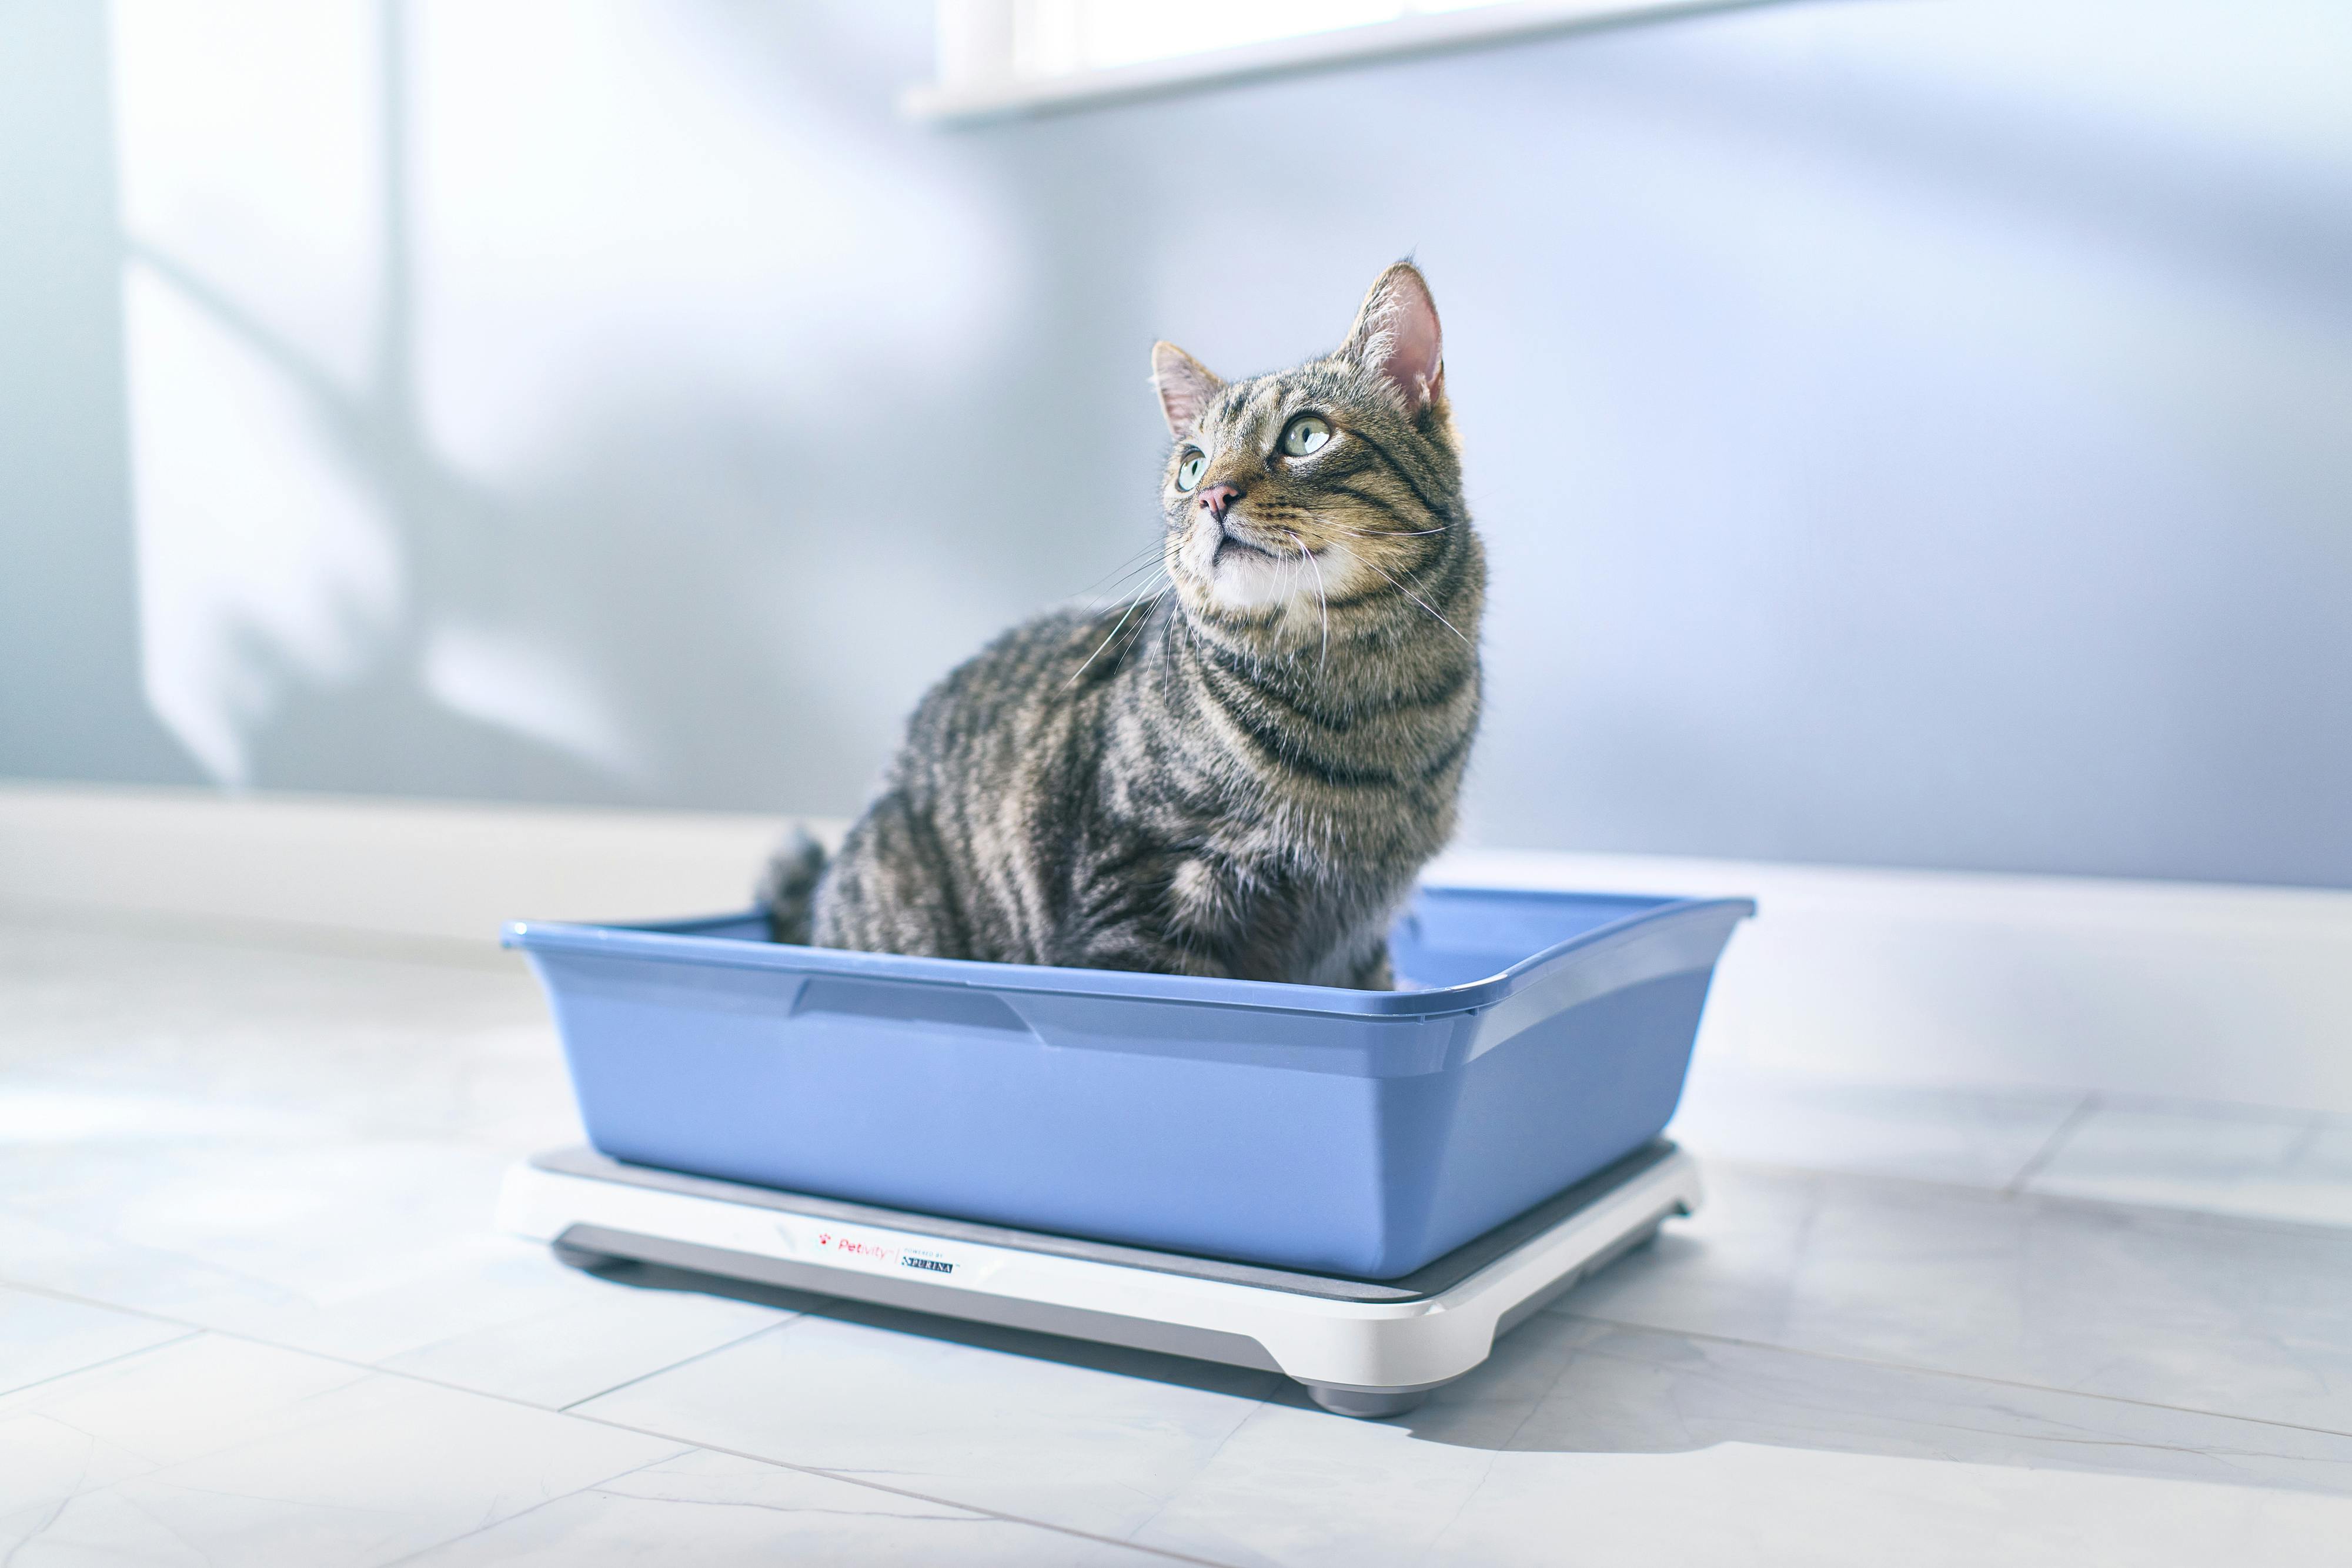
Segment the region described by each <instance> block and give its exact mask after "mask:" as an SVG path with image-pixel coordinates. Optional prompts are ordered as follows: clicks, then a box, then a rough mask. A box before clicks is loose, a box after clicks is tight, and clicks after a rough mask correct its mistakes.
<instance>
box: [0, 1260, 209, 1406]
mask: <svg viewBox="0 0 2352 1568" xmlns="http://www.w3.org/2000/svg"><path fill="white" fill-rule="evenodd" d="M12 1288H13V1287H12ZM89 1304H91V1305H96V1304H97V1303H96V1302H92V1303H89ZM152 1321H155V1322H170V1321H171V1320H169V1319H156V1320H152ZM180 1326H182V1327H186V1326H187V1325H184V1324H183V1325H180ZM207 1332H209V1331H207V1330H205V1329H200V1328H192V1327H191V1328H188V1330H187V1332H186V1333H175V1334H173V1336H172V1337H171V1338H170V1339H159V1340H157V1341H156V1342H155V1343H152V1344H142V1345H140V1346H138V1347H137V1348H135V1349H131V1350H122V1351H117V1352H115V1353H114V1354H112V1355H109V1356H101V1357H100V1359H98V1360H96V1361H93V1362H90V1363H89V1364H86V1365H82V1366H69V1367H68V1368H66V1370H65V1371H63V1372H52V1373H51V1374H49V1375H47V1377H36V1378H35V1379H33V1381H32V1382H30V1383H19V1384H18V1385H16V1386H15V1387H14V1388H0V1399H14V1398H15V1397H16V1396H18V1395H19V1394H29V1393H31V1392H32V1391H33V1390H34V1389H36V1388H38V1387H40V1386H42V1385H44V1384H49V1383H55V1382H57V1381H58V1379H59V1378H61V1377H74V1376H78V1375H80V1374H82V1373H85V1372H96V1371H97V1370H98V1369H99V1368H100V1367H101V1366H112V1365H113V1364H115V1363H116V1362H118V1361H128V1360H130V1359H131V1357H132V1356H134V1355H144V1354H147V1353H148V1352H149V1351H151V1350H162V1349H163V1348H164V1347H165V1346H166V1345H174V1344H184V1343H187V1342H188V1341H190V1340H192V1339H194V1338H195V1337H196V1336H197V1335H198V1334H200V1333H207Z"/></svg>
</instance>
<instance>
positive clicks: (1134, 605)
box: [1062, 578, 1176, 691]
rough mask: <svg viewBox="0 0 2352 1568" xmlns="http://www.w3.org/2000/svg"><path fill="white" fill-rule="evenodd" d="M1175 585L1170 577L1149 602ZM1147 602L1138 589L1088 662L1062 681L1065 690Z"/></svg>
mask: <svg viewBox="0 0 2352 1568" xmlns="http://www.w3.org/2000/svg"><path fill="white" fill-rule="evenodd" d="M1175 586H1176V580H1175V579H1174V578H1170V579H1169V580H1167V581H1166V582H1165V583H1163V584H1161V585H1160V591H1159V592H1158V593H1155V594H1153V595H1152V596H1151V598H1150V601H1149V602H1150V603H1152V604H1157V603H1159V602H1160V600H1161V599H1162V598H1164V597H1166V595H1167V592H1168V591H1169V590H1170V589H1171V588H1173V587H1175ZM1145 587H1150V582H1149V581H1148V580H1147V581H1146V583H1145ZM1145 602H1146V601H1145V599H1144V597H1143V594H1142V592H1141V591H1138V592H1137V593H1136V596H1135V597H1134V598H1133V599H1131V600H1129V601H1128V606H1127V611H1126V613H1125V614H1122V615H1121V616H1119V618H1118V622H1117V623H1116V624H1114V625H1113V626H1112V627H1111V629H1110V632H1109V634H1108V635H1107V636H1105V637H1104V638H1103V640H1102V641H1101V642H1099V643H1096V644H1095V651H1094V652H1093V653H1088V654H1087V658H1086V664H1080V665H1079V666H1078V667H1077V668H1076V669H1075V670H1072V671H1071V672H1070V678H1069V679H1068V680H1066V681H1064V682H1063V683H1062V689H1063V690H1064V691H1068V690H1069V689H1070V688H1071V687H1072V686H1074V685H1076V684H1077V680H1078V677H1079V676H1080V675H1083V674H1086V673H1087V665H1089V664H1093V663H1094V662H1095V661H1096V660H1097V659H1098V658H1100V657H1101V656H1102V651H1103V650H1104V649H1105V648H1108V647H1109V646H1110V645H1111V643H1112V642H1113V640H1114V639H1116V638H1117V637H1118V633H1119V631H1120V629H1121V628H1122V627H1124V626H1126V624H1127V622H1128V619H1129V617H1130V616H1132V615H1133V614H1134V613H1135V612H1136V611H1137V610H1138V609H1139V608H1140V607H1141V606H1142V605H1143V604H1144V603H1145Z"/></svg>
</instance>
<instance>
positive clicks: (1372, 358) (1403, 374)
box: [1339, 261, 1445, 413]
mask: <svg viewBox="0 0 2352 1568" xmlns="http://www.w3.org/2000/svg"><path fill="white" fill-rule="evenodd" d="M1339 357H1340V358H1341V359H1343V360H1346V361H1349V363H1350V364H1356V365H1361V366H1362V367H1363V368H1364V369H1366V370H1368V371H1376V372H1378V373H1379V374H1380V375H1381V378H1382V379H1384V380H1385V381H1387V382H1388V383H1389V384H1390V385H1391V386H1392V387H1394V388H1396V390H1397V392H1399V393H1400V394H1401V395H1402V397H1403V398H1404V402H1405V406H1406V407H1407V408H1409V409H1411V410H1412V412H1413V413H1420V412H1421V411H1422V410H1423V409H1424V408H1427V407H1428V406H1429V405H1430V404H1431V403H1432V402H1435V401H1436V400H1437V399H1439V398H1441V397H1443V396H1444V394H1445V340H1444V338H1443V337H1442V336H1441V335H1440V334H1439V332H1438V329H1437V302H1436V301H1435V300H1433V299H1432V298H1430V297H1429V283H1428V281H1427V280H1426V279H1425V278H1423V277H1422V276H1421V268H1419V267H1415V266H1413V264H1412V263H1411V262H1409V261H1400V262H1398V263H1397V264H1396V265H1395V266H1393V267H1390V268H1389V269H1388V270H1387V271H1386V272H1383V273H1381V276H1380V277H1379V279H1378V280H1377V281H1376V282H1374V283H1373V285H1372V287H1371V292H1370V293H1369V294H1367V295H1365V296H1364V303H1363V305H1362V307H1361V308H1360V309H1358V310H1357V312H1356V325H1355V327H1354V328H1353V329H1351V330H1350V331H1349V333H1348V341H1347V344H1346V346H1344V347H1343V348H1341V349H1340V350H1339Z"/></svg>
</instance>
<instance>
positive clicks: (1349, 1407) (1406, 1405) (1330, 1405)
mask: <svg viewBox="0 0 2352 1568" xmlns="http://www.w3.org/2000/svg"><path fill="white" fill-rule="evenodd" d="M1303 1386H1304V1387H1305V1388H1306V1390H1307V1393H1308V1395H1310V1396H1312V1397H1313V1398H1314V1400H1315V1403H1316V1404H1318V1405H1320V1406H1323V1408H1324V1409H1326V1410H1328V1411H1329V1412H1331V1414H1333V1415H1334V1416H1354V1417H1356V1418H1357V1419H1358V1420H1360V1421H1377V1420H1379V1419H1380V1418H1381V1416H1402V1415H1403V1414H1404V1413H1405V1412H1406V1411H1408V1410H1413V1409H1418V1408H1419V1407H1420V1406H1421V1402H1422V1401H1423V1400H1424V1399H1426V1398H1428V1397H1429V1396H1430V1395H1431V1394H1433V1393H1434V1392H1435V1391H1436V1390H1437V1389H1439V1388H1440V1387H1442V1386H1444V1385H1442V1384H1436V1383H1424V1384H1423V1385H1421V1386H1420V1387H1418V1388H1349V1387H1346V1386H1344V1385H1340V1384H1337V1383H1307V1384H1304V1385H1303Z"/></svg>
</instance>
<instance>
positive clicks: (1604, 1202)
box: [499, 1140, 1701, 1418]
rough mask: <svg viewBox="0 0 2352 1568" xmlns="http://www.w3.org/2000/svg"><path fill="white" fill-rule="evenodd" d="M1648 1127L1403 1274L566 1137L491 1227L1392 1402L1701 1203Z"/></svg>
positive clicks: (1326, 1398)
mask: <svg viewBox="0 0 2352 1568" xmlns="http://www.w3.org/2000/svg"><path fill="white" fill-rule="evenodd" d="M1700 1197H1701V1192H1700V1186H1699V1178H1698V1166H1697V1162H1696V1161H1695V1160H1693V1159H1692V1158H1691V1157H1690V1155H1687V1154H1686V1153H1685V1152H1684V1151H1682V1150H1681V1149H1679V1148H1676V1147H1675V1145H1673V1144H1670V1143H1667V1142H1664V1140H1660V1141H1659V1142H1656V1143H1654V1144H1652V1145H1649V1146H1648V1147H1646V1148H1644V1149H1642V1150H1639V1151H1637V1152H1636V1153H1634V1154H1633V1155H1628V1156H1627V1157H1626V1158H1625V1159H1623V1160H1621V1161H1619V1162H1618V1163H1617V1164H1616V1165H1614V1166H1611V1167H1610V1168H1609V1169H1607V1170H1605V1171H1602V1172H1601V1174H1600V1175H1598V1176H1593V1177H1592V1178H1591V1179H1590V1180H1588V1181H1585V1182H1582V1183H1580V1184H1579V1185H1577V1186H1574V1187H1571V1188H1570V1189H1569V1190H1568V1191H1567V1192H1564V1193H1561V1194H1559V1196H1558V1197H1553V1198H1552V1199H1550V1200H1549V1201H1548V1202H1546V1203H1543V1204H1540V1205H1538V1207H1535V1208H1534V1209H1532V1210H1530V1211H1528V1213H1526V1214H1523V1215H1521V1216H1519V1217H1518V1218H1516V1219H1513V1220H1511V1221H1509V1222H1507V1223H1506V1224H1504V1225H1502V1226H1499V1227H1497V1228H1496V1229H1495V1230H1492V1231H1489V1232H1488V1233H1487V1234H1486V1235H1485V1236H1482V1237H1480V1238H1478V1239H1476V1240H1474V1241H1471V1242H1469V1243H1467V1244H1466V1245H1465V1246H1463V1247H1460V1248H1457V1249H1454V1251H1453V1252H1450V1253H1448V1254H1446V1255H1445V1256H1444V1257H1443V1258H1440V1259H1438V1260H1436V1261H1435V1262H1433V1263H1431V1264H1429V1265H1428V1266H1427V1267H1425V1268H1423V1269H1421V1270H1417V1271H1416V1272H1414V1273H1412V1274H1409V1275H1407V1276H1405V1277H1404V1278H1402V1279H1399V1280H1349V1279H1341V1278H1338V1277H1335V1276H1332V1275H1327V1274H1310V1273H1304V1272H1300V1271H1297V1270H1286V1269H1279V1268H1270V1267H1267V1266H1265V1265H1263V1264H1254V1263H1236V1262H1231V1261H1227V1260H1220V1259H1213V1258H1197V1257H1192V1256H1190V1255H1188V1254H1183V1253H1175V1252H1160V1251H1153V1250H1151V1249H1146V1248H1139V1247H1127V1246H1120V1245H1117V1244H1114V1243H1108V1242H1098V1241H1088V1240H1083V1239H1076V1238H1073V1237H1066V1236H1056V1235H1050V1234H1046V1233H1043V1232H1038V1231H1026V1230H1017V1229H1013V1228H1006V1227H1003V1226H994V1225H985V1224H979V1223H974V1222H971V1221H966V1220H958V1219H950V1218H942V1217H940V1216H935V1215H926V1214H917V1213H911V1212H908V1211H906V1210H901V1209H890V1208H882V1207H876V1206H873V1205H870V1204H857V1203H846V1202H842V1201H839V1200H836V1199H833V1198H824V1197H812V1196H809V1195H805V1194H801V1193H791V1192H780V1191H777V1190H775V1189H773V1188H769V1187H761V1186H747V1185H744V1184H741V1183H736V1182H727V1181H719V1180H716V1179H713V1178H710V1177H706V1176H687V1175H684V1174H681V1173H678V1172H674V1171H667V1170H656V1169H653V1168H651V1167H649V1166H633V1165H626V1164H624V1163H622V1162H621V1161H618V1160H614V1159H610V1158H608V1157H606V1156H605V1155H599V1154H597V1153H595V1152H594V1151H593V1150H589V1149H563V1150H558V1151H555V1152H552V1153H550V1154H545V1155H537V1156H535V1157H533V1158H531V1159H530V1160H527V1161H524V1162H523V1163H521V1164H520V1165H518V1166H515V1167H514V1168H513V1170H512V1171H510V1172H509V1175H508V1177H507V1184H506V1190H505V1193H504V1196H503V1197H502V1199H501V1202H500V1206H499V1223H500V1225H501V1227H502V1228H505V1229H508V1230H510V1231H513V1232H515V1233H517V1234H519V1235H522V1236H526V1237H530V1238H531V1239H535V1240H540V1241H544V1242H546V1243H548V1244H549V1246H550V1247H551V1249H553V1251H554V1253H555V1256H556V1257H557V1258H558V1259H560V1260H562V1261H563V1262H566V1263H569V1264H572V1265H573V1266H575V1267H592V1266H593V1265H595V1264H598V1263H602V1262H604V1261H606V1260H613V1259H623V1260H632V1261H636V1262H645V1263H654V1264H660V1265H664V1266H667V1267H669V1268H674V1269H680V1270H689V1271H692V1272H696V1273H702V1274H711V1275H718V1276H720V1277H723V1278H728V1279H735V1280H748V1281H754V1282H757V1283H761V1284H766V1285H773V1286H780V1287H782V1288H785V1289H789V1290H795V1291H815V1292H819V1293H822V1294H825V1295H832V1296H839V1297H845V1298H848V1299H850V1300H854V1301H870V1302H875V1303H877V1304H880V1305H884V1306H891V1307H898V1308H902V1309H906V1310H909V1311H913V1312H932V1313H939V1314H941V1315H944V1316H948V1317H956V1318H962V1319H966V1320H969V1321H972V1322H988V1323H995V1324H1000V1325H1002V1326H1004V1327H1008V1328H1017V1329H1026V1330H1031V1331H1035V1332H1041V1333H1054V1334H1062V1335H1066V1336H1068V1337H1071V1338H1076V1339H1085V1340H1094V1341H1098V1342H1102V1343H1111V1344H1123V1345H1129V1346H1132V1347H1134V1348H1137V1349H1140V1350H1150V1351H1160V1352H1164V1353H1167V1354H1176V1355H1185V1356H1192V1357H1196V1358H1199V1359H1202V1360H1206V1361H1215V1362H1223V1363H1225V1364H1229V1365H1234V1366H1245V1367H1254V1368H1257V1369H1260V1370H1264V1371H1269V1372H1278V1373H1280V1374H1282V1375H1285V1376H1287V1377H1290V1378H1293V1379H1295V1380H1296V1381H1297V1382H1298V1383H1300V1384H1303V1385H1305V1386H1306V1388H1307V1392H1308V1394H1309V1395H1311V1396H1313V1398H1314V1400H1315V1402H1316V1403H1317V1404H1318V1405H1320V1406H1322V1407H1323V1408H1324V1409H1326V1410H1329V1411H1333V1412H1335V1413H1337V1414H1339V1415H1342V1416H1359V1417H1363V1418H1378V1417H1381V1416H1397V1415H1402V1414H1403V1413H1404V1412H1406V1411H1408V1410H1411V1409H1412V1408H1413V1407H1414V1406H1418V1405H1419V1404H1421V1403H1422V1401H1423V1400H1424V1399H1426V1398H1427V1397H1428V1396H1429V1395H1430V1394H1431V1393H1432V1392H1433V1390H1435V1389H1437V1388H1440V1387H1442V1386H1444V1385H1445V1384H1447V1383H1450V1382H1452V1381H1453V1380H1454V1379H1455V1378H1457V1377H1459V1376H1461V1375H1463V1374H1464V1373H1466V1372H1468V1371H1470V1370H1471V1369H1472V1368H1473V1367H1475V1366H1476V1365H1477V1364H1479V1363H1481V1362H1483V1361H1485V1360H1486V1356H1487V1354H1489V1353H1490V1352H1491V1351H1492V1349H1493V1347H1494V1342H1495V1340H1496V1337H1497V1336H1498V1335H1500V1334H1503V1333H1507V1332H1509V1330H1510V1329H1512V1328H1513V1327H1515V1326H1516V1325H1517V1323H1519V1322H1522V1321H1524V1320H1525V1319H1526V1318H1528V1317H1529V1316H1531V1315H1532V1314H1534V1313H1535V1312H1538V1311H1540V1310H1541V1309H1542V1308H1543V1307H1544V1306H1546V1305H1547V1304H1549V1302H1550V1301H1553V1300H1554V1299H1556V1298H1557V1297H1559V1295H1561V1294H1562V1293H1563V1292H1565V1291H1568V1290H1569V1289H1570V1287H1571V1286H1573V1285H1575V1284H1576V1283H1577V1282H1578V1281H1581V1280H1584V1279H1587V1278H1589V1277H1591V1275H1592V1274H1593V1273H1594V1272H1596V1271H1598V1270H1601V1268H1604V1267H1606V1266H1607V1265H1608V1264H1609V1263H1610V1262H1611V1261H1612V1260H1615V1259H1616V1258H1618V1257H1620V1256H1622V1254H1623V1253H1625V1252H1627V1251H1629V1250H1631V1249H1633V1248H1634V1247H1637V1246H1640V1245H1641V1244H1642V1243H1643V1242H1645V1241H1647V1240H1649V1239H1651V1238H1652V1237H1654V1236H1655V1235H1656V1234H1657V1231H1658V1227H1659V1225H1660V1224H1661V1223H1662V1222H1663V1221H1664V1220H1665V1219H1667V1218H1672V1217H1674V1216H1675V1215H1680V1214H1689V1213H1691V1212H1693V1211H1694V1210H1696V1208H1697V1207H1698V1204H1699V1201H1700Z"/></svg>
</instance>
